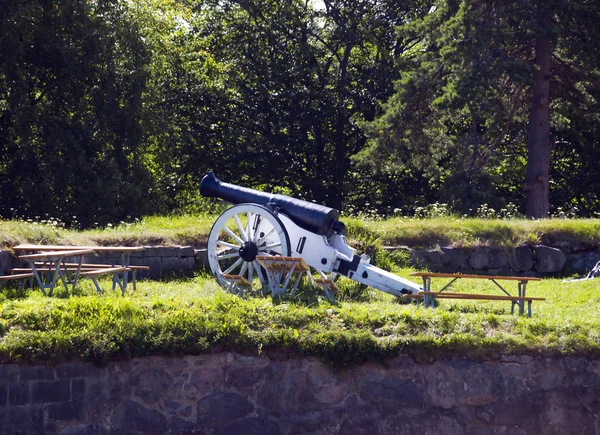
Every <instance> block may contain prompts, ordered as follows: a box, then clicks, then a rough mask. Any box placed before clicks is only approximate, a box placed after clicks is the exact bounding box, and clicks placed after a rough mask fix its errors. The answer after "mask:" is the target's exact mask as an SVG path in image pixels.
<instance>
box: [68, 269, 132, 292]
mask: <svg viewBox="0 0 600 435" xmlns="http://www.w3.org/2000/svg"><path fill="white" fill-rule="evenodd" d="M129 271H131V268H129V267H125V266H121V267H107V268H102V269H96V270H84V271H83V272H81V273H80V274H79V275H80V276H82V277H88V278H91V279H92V281H93V282H94V284H95V285H96V290H98V293H100V294H102V293H103V292H102V289H101V288H100V284H98V279H97V278H98V277H99V276H102V275H113V289H114V288H115V284H119V287H121V293H122V294H123V295H125V287H126V283H125V278H124V277H119V274H120V273H123V274H125V273H127V272H129ZM115 278H116V279H115Z"/></svg>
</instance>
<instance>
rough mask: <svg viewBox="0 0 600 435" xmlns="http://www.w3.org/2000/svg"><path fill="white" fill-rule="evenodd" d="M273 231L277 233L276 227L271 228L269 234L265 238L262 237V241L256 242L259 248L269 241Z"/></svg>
mask: <svg viewBox="0 0 600 435" xmlns="http://www.w3.org/2000/svg"><path fill="white" fill-rule="evenodd" d="M273 231H275V227H273V228H271V229H270V230H269V232H268V233H267V234H265V235H264V236H262V237H261V238H260V240H259V241H258V242H256V244H257V245H258V246H260V245H262V244H263V243H264V241H265V240H267V237H269V236H270V235H271V234H273Z"/></svg>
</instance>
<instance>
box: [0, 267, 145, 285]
mask: <svg viewBox="0 0 600 435" xmlns="http://www.w3.org/2000/svg"><path fill="white" fill-rule="evenodd" d="M35 265H36V267H37V271H38V272H51V271H53V270H54V266H53V265H51V264H47V263H43V262H36V263H35ZM115 267H124V266H114V265H110V264H95V263H82V264H81V268H79V265H78V264H77V263H63V264H61V266H60V270H61V271H62V272H76V271H77V270H78V269H79V270H80V272H87V271H93V270H101V269H111V268H115ZM127 268H128V269H129V270H130V271H131V277H132V283H133V290H134V291H135V290H136V284H137V278H136V272H137V271H148V270H150V267H149V266H127ZM29 272H33V269H31V268H27V267H15V268H12V269H6V270H5V273H10V274H15V273H29Z"/></svg>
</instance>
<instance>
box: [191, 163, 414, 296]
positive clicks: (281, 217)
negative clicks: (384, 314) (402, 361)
mask: <svg viewBox="0 0 600 435" xmlns="http://www.w3.org/2000/svg"><path fill="white" fill-rule="evenodd" d="M200 193H201V194H202V195H203V196H206V197H216V198H221V199H223V200H225V201H227V202H230V203H233V204H234V206H233V207H231V208H229V209H228V210H226V211H225V212H223V213H222V214H221V215H220V216H219V217H218V218H217V220H216V221H215V223H214V225H213V227H212V229H211V231H210V234H209V237H208V262H209V266H210V269H211V271H212V273H213V275H214V276H215V278H216V280H217V282H218V283H219V284H220V285H221V286H222V287H224V288H226V289H228V290H230V291H232V292H235V293H239V292H241V291H243V290H245V289H246V288H249V287H252V286H253V285H260V286H261V287H262V288H263V289H269V290H270V291H271V292H272V293H273V295H275V294H281V293H283V292H285V291H286V289H287V288H288V287H290V286H291V293H292V294H293V292H294V291H295V290H296V288H297V286H298V283H299V282H300V280H301V278H302V276H303V275H305V274H306V275H307V276H308V277H309V279H310V280H311V281H312V282H313V284H315V285H319V286H321V287H323V289H324V290H325V293H326V295H327V297H328V298H330V299H332V298H333V294H332V293H333V292H334V289H335V284H334V280H335V278H336V277H337V276H345V277H348V278H350V279H352V280H354V281H357V282H359V283H361V284H364V285H367V286H371V287H373V288H376V289H378V290H381V291H384V292H386V293H390V294H392V295H395V296H401V295H405V294H416V293H418V292H420V291H422V288H421V286H419V285H417V284H415V283H413V282H411V281H408V280H406V279H403V278H400V277H399V276H397V275H394V274H392V273H390V272H387V271H385V270H383V269H380V268H378V267H376V266H374V265H372V264H370V263H369V261H370V258H369V257H368V256H366V255H357V254H356V250H355V249H354V248H352V247H351V246H349V245H348V244H347V243H346V237H345V225H344V224H343V223H342V222H340V221H339V220H338V212H337V211H336V210H334V209H332V208H329V207H325V206H322V205H319V204H315V203H312V202H308V201H303V200H299V199H296V198H292V197H289V196H286V195H280V194H271V193H266V192H259V191H256V190H253V189H249V188H245V187H240V186H236V185H234V184H229V183H225V182H222V181H221V180H219V179H218V178H216V177H215V175H214V174H213V173H212V172H209V173H208V175H206V176H205V177H204V178H203V179H202V182H201V183H200ZM311 268H312V269H313V271H312V272H311ZM315 273H316V274H317V275H318V277H316V278H313V275H314V274H315Z"/></svg>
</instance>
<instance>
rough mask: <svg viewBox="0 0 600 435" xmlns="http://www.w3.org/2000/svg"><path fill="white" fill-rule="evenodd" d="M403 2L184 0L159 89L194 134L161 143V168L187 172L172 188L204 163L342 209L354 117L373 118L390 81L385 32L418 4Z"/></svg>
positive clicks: (354, 139)
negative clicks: (189, 2) (186, 5)
mask: <svg viewBox="0 0 600 435" xmlns="http://www.w3.org/2000/svg"><path fill="white" fill-rule="evenodd" d="M413 4H415V3H411V2H392V1H377V2H372V1H366V0H344V1H325V2H324V5H325V8H324V9H322V10H315V9H314V8H312V7H311V6H310V4H309V3H307V2H305V1H299V0H296V1H291V2H280V1H274V0H263V1H259V2H248V1H241V0H236V1H234V0H230V1H219V2H197V3H194V4H193V8H192V11H193V12H192V13H191V14H190V15H189V18H188V20H189V21H188V24H189V25H188V26H187V29H186V31H185V32H182V33H181V34H180V35H179V36H178V37H177V38H174V39H173V41H174V44H175V45H176V46H177V47H178V48H177V49H176V50H177V51H178V52H179V53H180V56H174V57H172V58H171V59H170V61H172V63H171V65H173V66H175V65H176V69H175V67H174V68H173V69H172V70H171V73H173V75H171V76H170V77H173V80H171V81H169V83H167V85H166V88H168V89H169V91H168V92H167V94H168V98H166V99H165V100H166V101H167V102H168V104H170V102H173V103H174V104H175V102H177V103H176V104H177V111H176V113H177V114H178V121H177V122H176V123H175V124H174V125H181V126H182V127H183V125H184V124H185V131H187V132H189V133H192V132H193V136H192V135H190V136H188V140H185V141H183V140H182V141H178V142H177V143H176V144H175V143H173V144H172V145H173V146H170V147H168V148H164V150H165V151H168V158H167V154H165V155H164V156H163V157H162V158H160V159H159V160H160V161H161V162H163V163H162V164H163V166H162V167H163V168H164V170H165V173H171V174H173V176H172V177H167V178H176V179H177V180H188V181H189V184H187V185H186V186H185V187H184V186H183V185H182V186H181V187H182V189H183V190H185V191H189V190H191V189H193V183H194V180H195V183H198V182H199V181H200V177H198V173H199V172H200V173H201V172H203V171H205V170H207V169H209V168H211V169H214V170H215V171H216V172H217V174H219V175H220V176H221V177H222V178H224V179H226V180H228V181H231V182H236V183H242V184H244V185H251V186H254V187H264V188H266V189H269V190H272V189H273V188H276V187H277V188H282V189H284V191H286V192H288V193H291V194H294V195H298V196H301V197H304V198H307V199H313V200H315V201H317V202H320V203H327V204H329V205H330V206H333V207H336V208H342V202H343V200H344V195H345V193H346V192H348V191H349V190H353V187H352V186H350V183H351V181H352V178H351V174H350V171H351V161H350V158H349V157H350V155H352V154H354V153H356V152H358V151H359V150H360V149H361V148H362V147H363V145H364V143H365V137H364V135H363V134H362V131H361V130H360V129H359V128H358V127H357V125H356V123H355V122H354V120H355V118H364V119H373V118H374V116H375V114H376V112H377V110H378V101H379V100H380V99H382V98H385V97H386V96H387V95H389V94H390V92H391V91H392V80H393V77H394V74H395V67H394V52H395V51H398V50H399V48H398V47H397V41H396V40H395V39H394V38H392V37H390V35H393V28H394V26H396V25H398V24H400V23H402V22H405V21H407V20H408V19H410V17H411V16H412V15H413V14H415V13H417V11H415V10H413V8H412V5H413ZM420 10H421V9H419V11H420ZM424 10H426V8H424ZM198 67H200V68H198ZM176 70H177V71H178V72H177V73H174V71H176ZM172 107H173V108H175V106H172ZM169 110H170V109H169ZM188 114H190V115H189V116H188ZM180 121H182V122H180ZM176 137H180V134H179V133H178V134H177V135H171V143H172V142H173V138H176ZM196 186H197V184H196Z"/></svg>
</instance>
